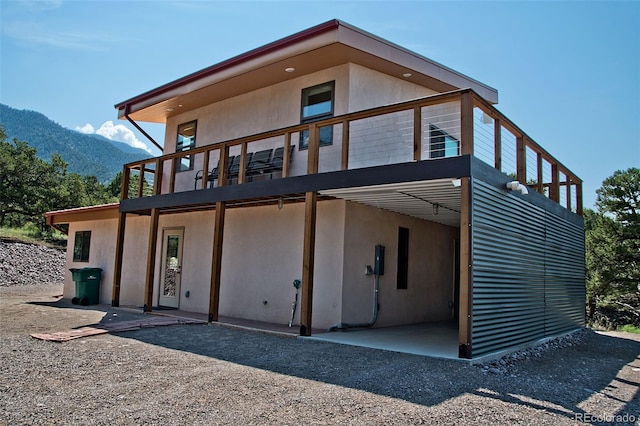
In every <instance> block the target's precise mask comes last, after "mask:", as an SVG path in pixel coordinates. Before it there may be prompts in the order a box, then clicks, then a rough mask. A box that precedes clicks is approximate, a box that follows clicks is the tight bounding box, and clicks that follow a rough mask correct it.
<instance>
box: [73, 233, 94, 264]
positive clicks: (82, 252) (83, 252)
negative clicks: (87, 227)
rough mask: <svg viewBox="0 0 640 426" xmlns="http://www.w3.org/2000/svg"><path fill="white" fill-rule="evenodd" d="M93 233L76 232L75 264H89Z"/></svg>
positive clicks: (74, 243) (74, 241)
mask: <svg viewBox="0 0 640 426" xmlns="http://www.w3.org/2000/svg"><path fill="white" fill-rule="evenodd" d="M90 251H91V231H76V233H75V235H74V240H73V262H85V263H86V262H89V254H90Z"/></svg>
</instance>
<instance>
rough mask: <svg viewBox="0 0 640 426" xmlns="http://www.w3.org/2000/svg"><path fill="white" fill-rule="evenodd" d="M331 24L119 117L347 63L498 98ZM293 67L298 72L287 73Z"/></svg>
mask: <svg viewBox="0 0 640 426" xmlns="http://www.w3.org/2000/svg"><path fill="white" fill-rule="evenodd" d="M319 27H322V26H319ZM326 27H327V25H325V26H324V27H323V29H322V30H318V32H317V33H313V31H312V32H311V36H309V35H308V34H309V33H308V32H307V37H306V38H304V39H301V40H300V41H296V42H287V43H284V42H282V41H280V42H274V43H272V44H271V45H267V46H264V47H262V48H259V49H256V52H259V53H255V54H252V52H248V53H247V54H244V55H241V56H240V57H237V58H232V59H230V60H228V61H225V62H222V63H220V64H218V65H214V66H212V67H210V68H209V69H205V70H201V71H198V72H196V73H194V74H192V75H190V76H186V77H183V78H182V79H179V80H176V81H175V82H172V83H168V84H167V85H165V86H162V87H160V88H157V89H154V90H151V91H149V92H147V93H144V94H142V95H139V96H137V97H135V98H132V99H130V100H128V101H125V102H123V103H121V104H118V105H116V108H118V109H119V111H118V115H119V117H123V116H124V113H125V107H126V106H128V107H129V116H130V117H131V118H132V119H134V120H137V121H143V122H157V123H164V122H166V120H167V118H168V117H170V116H171V115H177V114H181V113H183V112H186V111H189V110H192V109H194V108H199V107H202V106H205V105H209V104H211V103H214V102H218V101H220V100H223V99H227V98H230V97H233V96H237V95H240V94H243V93H248V92H251V91H253V90H257V89H259V88H262V87H267V86H271V85H274V84H277V83H280V82H284V81H287V80H291V79H294V78H297V77H300V76H303V75H306V74H310V73H313V72H316V71H320V70H323V69H326V68H329V67H333V66H337V65H340V64H345V63H355V64H359V65H362V66H365V67H367V68H371V69H374V70H377V71H380V72H382V73H385V74H388V75H391V76H395V77H398V78H403V77H402V74H404V73H407V72H408V73H411V74H412V75H411V77H410V78H409V81H411V82H414V83H416V84H419V85H422V86H425V87H428V88H430V89H433V90H435V91H438V92H446V91H450V90H455V89H461V88H472V89H474V91H476V92H477V93H478V94H480V95H481V96H482V97H484V98H485V99H487V100H488V101H489V102H492V103H495V102H497V91H496V90H495V89H493V88H491V87H489V86H486V85H484V84H482V83H480V82H478V81H476V80H473V79H471V78H469V77H467V76H464V75H463V74H460V73H458V72H456V71H453V70H451V69H449V68H447V67H445V66H443V65H441V64H438V63H436V62H434V61H431V60H429V59H427V58H424V57H422V56H420V55H418V54H416V53H414V52H411V51H409V50H406V49H404V48H402V47H400V46H397V45H394V44H392V43H390V42H388V41H386V40H383V39H380V38H378V37H376V36H374V35H372V34H369V33H367V32H365V31H363V30H360V29H358V28H355V27H352V26H349V25H347V24H344V23H342V22H339V21H338V23H337V24H336V26H335V27H334V26H330V29H329V30H327V28H326ZM308 31H309V30H308ZM283 40H285V39H283ZM288 40H289V41H290V40H295V35H294V36H290V37H289V38H288ZM289 67H292V68H295V72H292V73H287V72H285V71H284V70H285V68H289Z"/></svg>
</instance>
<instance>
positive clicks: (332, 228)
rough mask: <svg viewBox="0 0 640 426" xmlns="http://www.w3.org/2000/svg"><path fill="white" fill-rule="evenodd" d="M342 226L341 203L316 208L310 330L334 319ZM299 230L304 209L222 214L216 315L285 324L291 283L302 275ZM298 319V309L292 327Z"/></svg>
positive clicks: (291, 207)
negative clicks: (223, 223) (218, 301)
mask: <svg viewBox="0 0 640 426" xmlns="http://www.w3.org/2000/svg"><path fill="white" fill-rule="evenodd" d="M343 223H344V202H342V201H328V202H320V203H319V204H318V214H317V227H316V258H315V272H314V282H315V284H314V295H313V297H314V300H313V318H312V321H313V326H314V327H320V328H325V327H328V326H329V325H330V324H332V323H334V322H335V321H337V320H338V319H339V316H340V310H341V285H342V282H341V270H342V258H343V255H342V247H343V231H342V230H343V225H342V224H343ZM303 230H304V204H287V205H285V206H284V208H283V209H281V210H279V209H278V208H277V207H276V206H265V207H254V208H246V209H233V210H229V211H228V212H227V217H226V222H225V235H224V247H223V262H222V284H221V288H220V314H221V315H227V316H232V317H239V318H249V319H255V320H259V321H267V322H274V323H280V324H285V323H287V322H288V320H289V318H290V315H291V303H292V302H293V300H294V297H295V289H294V287H293V280H295V279H300V278H301V275H302V243H303ZM300 296H301V295H300ZM265 301H266V302H267V303H266V304H265V303H264V302H265ZM299 301H300V299H299ZM299 314H300V306H298V311H297V314H296V318H295V321H296V324H297V321H298V320H299Z"/></svg>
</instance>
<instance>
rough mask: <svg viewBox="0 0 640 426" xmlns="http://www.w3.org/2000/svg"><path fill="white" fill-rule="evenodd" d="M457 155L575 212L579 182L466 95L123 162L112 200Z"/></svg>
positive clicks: (379, 109) (510, 124) (579, 199)
mask: <svg viewBox="0 0 640 426" xmlns="http://www.w3.org/2000/svg"><path fill="white" fill-rule="evenodd" d="M329 126H330V127H329ZM320 129H325V130H324V131H323V132H322V135H323V136H322V137H321V136H320V135H321V132H320ZM307 135H308V136H307ZM327 135H331V136H332V143H331V144H326V146H325V144H324V142H326V138H327ZM305 138H308V140H307V139H305ZM301 143H303V144H304V145H303V146H305V149H299V146H300V144H301ZM321 145H322V146H321ZM466 154H470V155H474V156H476V157H477V158H479V159H481V160H482V161H484V162H485V163H487V164H489V165H491V166H493V167H495V168H496V169H498V170H500V171H502V172H504V173H505V174H507V175H510V176H512V177H513V178H514V179H515V180H518V181H520V182H522V183H525V184H526V185H527V186H528V187H529V188H530V189H533V190H535V191H537V192H539V193H541V194H543V195H545V196H546V197H548V198H550V199H551V200H553V201H555V202H557V203H559V204H560V205H562V206H564V207H565V208H567V209H569V210H572V211H574V212H576V213H577V214H579V215H582V180H581V179H580V178H578V177H577V176H576V175H575V174H574V173H573V172H571V171H570V170H569V169H568V168H567V167H565V166H564V165H563V164H562V163H560V162H559V161H558V160H556V159H555V158H554V157H553V156H552V155H551V154H549V153H548V152H547V151H546V150H545V149H544V148H542V147H541V146H540V145H538V144H537V143H536V142H535V141H533V139H531V138H530V137H529V136H528V135H527V134H526V133H524V132H523V131H522V130H521V129H520V128H519V127H518V126H516V125H515V124H514V123H513V122H512V121H511V120H509V119H508V118H507V117H505V116H504V115H502V113H500V112H499V111H498V110H497V109H496V108H494V107H493V105H491V104H490V103H488V102H487V101H485V100H484V99H482V98H481V97H480V96H479V95H477V94H476V93H475V92H473V91H472V90H470V89H465V90H459V91H454V92H448V93H443V94H438V95H433V96H428V97H425V98H420V99H415V100H411V101H407V102H402V103H399V104H393V105H388V106H383V107H377V108H372V109H368V110H364V111H359V112H354V113H350V114H345V115H341V116H338V117H334V118H330V119H326V120H322V121H318V122H314V123H310V124H299V125H296V126H290V127H286V128H283V129H278V130H272V131H269V132H264V133H260V134H257V135H252V136H247V137H242V138H239V139H234V140H229V141H224V142H219V143H214V144H210V145H206V146H202V147H198V148H195V149H192V150H189V151H184V152H178V153H174V154H167V155H163V156H161V157H156V158H153V159H149V160H143V161H137V162H133V163H129V164H126V165H125V166H124V172H123V184H122V198H123V199H127V198H136V197H143V196H153V195H159V194H171V193H175V192H181V191H193V190H199V189H206V188H211V187H220V186H225V185H237V184H247V183H250V182H256V181H260V180H268V179H277V178H281V177H289V176H300V175H306V174H315V173H323V172H329V171H337V170H352V169H357V168H362V167H370V166H378V165H386V164H395V163H405V162H412V161H422V160H425V161H427V160H435V159H438V158H442V157H451V156H457V155H466Z"/></svg>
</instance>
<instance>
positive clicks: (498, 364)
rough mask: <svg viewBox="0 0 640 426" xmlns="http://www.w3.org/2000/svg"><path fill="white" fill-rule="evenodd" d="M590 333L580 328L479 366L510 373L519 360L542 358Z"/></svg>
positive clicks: (483, 370) (500, 372)
mask: <svg viewBox="0 0 640 426" xmlns="http://www.w3.org/2000/svg"><path fill="white" fill-rule="evenodd" d="M590 333H593V331H592V330H590V329H587V328H582V329H580V330H577V331H574V332H573V333H570V334H566V335H564V336H560V337H555V338H552V339H549V340H547V341H545V342H543V343H540V344H539V345H536V346H533V347H531V348H527V349H523V350H521V351H517V352H512V353H510V354H507V355H505V356H503V357H502V358H500V359H496V360H493V361H491V362H490V363H487V364H477V366H478V367H479V368H481V369H482V372H483V373H490V374H506V373H508V370H509V367H511V366H513V365H514V364H515V363H517V362H518V361H524V360H527V359H532V358H540V357H542V356H543V355H545V354H546V353H548V352H549V351H552V350H554V349H560V348H566V347H569V346H575V345H579V344H580V343H582V342H583V341H584V340H585V339H586V338H587V335H588V334H590Z"/></svg>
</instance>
